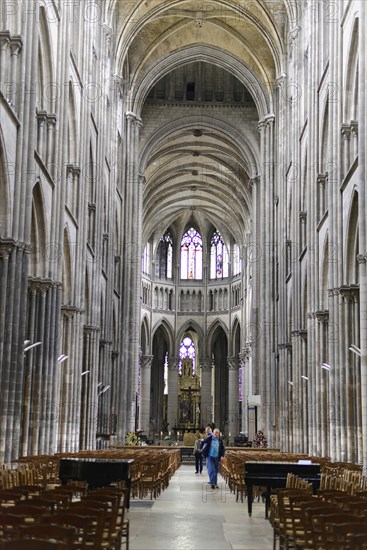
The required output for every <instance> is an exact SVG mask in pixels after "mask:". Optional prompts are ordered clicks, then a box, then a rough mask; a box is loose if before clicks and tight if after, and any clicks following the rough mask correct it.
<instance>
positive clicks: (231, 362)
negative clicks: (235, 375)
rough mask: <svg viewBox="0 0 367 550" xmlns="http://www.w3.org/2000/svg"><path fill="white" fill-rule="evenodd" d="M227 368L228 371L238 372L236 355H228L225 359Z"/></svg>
mask: <svg viewBox="0 0 367 550" xmlns="http://www.w3.org/2000/svg"><path fill="white" fill-rule="evenodd" d="M227 367H228V369H229V370H238V369H239V368H240V364H239V360H238V357H237V356H236V355H229V356H228V357H227Z"/></svg>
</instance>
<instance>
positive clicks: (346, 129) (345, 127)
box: [340, 124, 351, 141]
mask: <svg viewBox="0 0 367 550" xmlns="http://www.w3.org/2000/svg"><path fill="white" fill-rule="evenodd" d="M340 133H341V135H342V136H343V138H344V139H345V140H347V141H349V140H350V133H351V128H350V124H341V125H340Z"/></svg>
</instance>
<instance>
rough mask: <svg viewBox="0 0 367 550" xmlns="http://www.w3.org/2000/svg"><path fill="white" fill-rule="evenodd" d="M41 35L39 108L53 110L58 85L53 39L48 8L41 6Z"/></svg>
mask: <svg viewBox="0 0 367 550" xmlns="http://www.w3.org/2000/svg"><path fill="white" fill-rule="evenodd" d="M39 30H40V32H39V36H38V61H39V62H38V86H37V91H38V92H39V95H38V97H37V108H38V109H39V110H45V111H48V112H53V108H54V103H55V101H57V99H58V98H57V97H53V94H55V90H56V88H57V87H55V86H54V85H53V83H54V82H55V78H54V76H53V75H54V70H53V56H52V41H51V35H50V29H49V24H48V18H47V14H46V9H45V7H44V6H40V11H39Z"/></svg>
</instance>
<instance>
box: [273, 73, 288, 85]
mask: <svg viewBox="0 0 367 550" xmlns="http://www.w3.org/2000/svg"><path fill="white" fill-rule="evenodd" d="M287 78H288V77H287V75H286V74H285V73H281V74H280V75H279V76H277V78H276V79H275V86H276V87H277V88H283V87H284V85H285V83H286V82H287Z"/></svg>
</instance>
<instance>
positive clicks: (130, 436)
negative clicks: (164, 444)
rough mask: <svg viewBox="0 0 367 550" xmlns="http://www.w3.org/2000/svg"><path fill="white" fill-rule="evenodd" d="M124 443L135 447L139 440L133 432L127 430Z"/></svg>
mask: <svg viewBox="0 0 367 550" xmlns="http://www.w3.org/2000/svg"><path fill="white" fill-rule="evenodd" d="M125 444H126V445H128V446H129V447H136V446H138V445H140V440H139V438H138V436H137V435H136V434H134V432H127V434H126V435H125Z"/></svg>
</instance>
